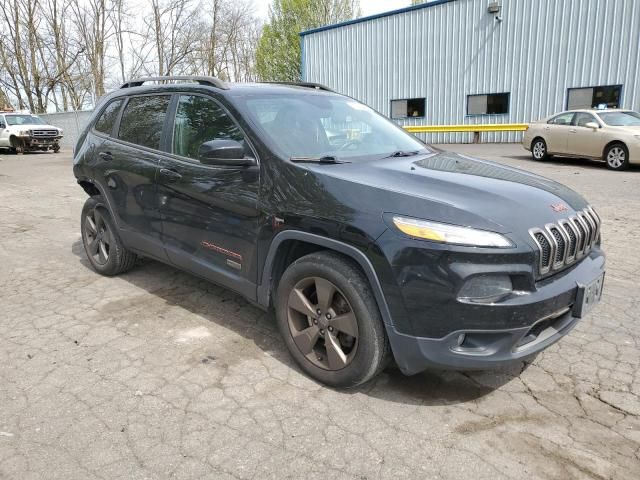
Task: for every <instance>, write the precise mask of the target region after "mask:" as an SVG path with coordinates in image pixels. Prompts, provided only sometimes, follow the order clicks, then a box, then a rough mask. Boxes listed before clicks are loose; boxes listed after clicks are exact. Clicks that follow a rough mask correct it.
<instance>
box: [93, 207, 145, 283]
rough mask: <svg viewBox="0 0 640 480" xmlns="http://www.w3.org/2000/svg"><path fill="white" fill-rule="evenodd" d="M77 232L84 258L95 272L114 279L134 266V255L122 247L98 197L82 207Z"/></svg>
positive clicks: (107, 212) (107, 213)
mask: <svg viewBox="0 0 640 480" xmlns="http://www.w3.org/2000/svg"><path fill="white" fill-rule="evenodd" d="M80 231H81V233H82V243H83V244H84V250H85V252H86V253H87V258H88V259H89V262H91V266H92V267H93V269H94V270H95V271H96V272H98V273H100V274H102V275H107V276H112V275H117V274H119V273H123V272H126V271H127V270H130V269H131V268H132V267H133V265H134V264H135V262H136V255H135V254H134V253H132V252H130V251H128V250H127V249H126V248H125V247H124V245H123V244H122V240H120V237H119V236H118V232H117V231H116V228H115V225H114V223H113V220H112V219H111V216H110V215H109V211H108V210H107V209H106V208H105V207H104V201H103V200H102V197H101V196H94V197H90V198H88V199H87V201H86V202H85V203H84V207H83V208H82V215H81V224H80Z"/></svg>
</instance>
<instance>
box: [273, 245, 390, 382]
mask: <svg viewBox="0 0 640 480" xmlns="http://www.w3.org/2000/svg"><path fill="white" fill-rule="evenodd" d="M276 317H277V321H278V326H279V329H280V332H281V334H282V336H283V338H284V341H285V344H286V345H287V348H288V349H289V352H290V353H291V355H292V356H293V358H294V359H295V360H296V362H297V363H298V365H300V367H301V368H302V369H303V370H304V371H305V372H306V373H307V374H308V375H310V376H311V377H312V378H314V379H315V380H318V381H320V382H322V383H325V384H327V385H329V386H332V387H343V388H349V387H355V386H357V385H360V384H362V383H364V382H366V381H368V380H370V379H371V378H373V377H374V376H375V375H377V374H378V373H379V372H380V371H381V370H382V369H383V368H384V367H385V366H386V365H387V363H388V361H389V360H390V357H391V354H390V348H389V342H388V339H387V337H386V334H385V331H384V326H383V323H382V318H381V315H380V311H379V310H378V305H377V303H376V301H375V298H374V296H373V293H372V292H371V288H370V286H369V282H368V281H367V279H366V278H365V277H364V275H363V274H362V272H361V271H360V270H359V269H358V268H357V266H356V265H354V264H352V263H351V261H349V260H348V259H346V258H345V257H343V256H341V255H339V254H336V253H333V252H318V253H313V254H310V255H307V256H305V257H302V258H300V259H298V260H297V261H295V262H294V263H293V264H291V265H290V266H289V267H288V268H287V270H286V271H285V272H284V274H283V275H282V278H281V280H280V283H279V285H278V288H277V294H276Z"/></svg>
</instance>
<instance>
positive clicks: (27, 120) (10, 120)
mask: <svg viewBox="0 0 640 480" xmlns="http://www.w3.org/2000/svg"><path fill="white" fill-rule="evenodd" d="M6 119H7V124H9V125H44V122H43V121H42V119H41V118H40V117H36V116H35V115H6Z"/></svg>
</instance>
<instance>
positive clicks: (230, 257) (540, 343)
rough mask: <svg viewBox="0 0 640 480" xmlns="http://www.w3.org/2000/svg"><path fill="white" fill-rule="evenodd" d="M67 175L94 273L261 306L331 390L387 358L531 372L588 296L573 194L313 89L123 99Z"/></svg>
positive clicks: (589, 215) (90, 133)
mask: <svg viewBox="0 0 640 480" xmlns="http://www.w3.org/2000/svg"><path fill="white" fill-rule="evenodd" d="M149 82H151V84H148V85H144V84H145V83H149ZM74 173H75V176H76V177H77V179H78V183H79V184H80V185H81V186H82V187H83V188H84V190H85V191H86V192H87V194H88V195H89V197H90V198H89V199H87V201H86V203H85V206H84V208H83V210H82V223H81V230H82V239H83V242H84V247H85V249H86V253H87V256H88V258H89V260H90V262H91V264H92V265H93V267H94V268H95V270H96V271H98V272H99V273H101V274H104V275H115V274H118V273H122V272H124V271H126V270H128V269H130V268H131V267H132V266H133V265H134V263H135V259H136V256H137V255H142V256H145V257H150V258H154V259H157V260H160V261H162V262H166V263H169V264H171V265H174V266H176V267H178V268H181V269H184V270H186V271H189V272H191V273H193V274H195V275H198V276H200V277H203V278H205V279H208V280H211V281H213V282H215V283H218V284H220V285H223V286H225V287H227V288H229V289H231V290H234V291H236V292H238V293H240V294H242V295H244V296H245V297H246V298H247V299H249V300H250V301H252V302H254V303H255V304H257V305H259V306H261V307H262V308H265V309H268V308H270V307H273V308H274V309H275V313H276V318H277V322H278V325H279V328H280V330H281V332H282V336H283V338H284V341H285V343H286V345H287V347H288V349H289V351H290V352H291V354H292V355H293V357H294V359H295V360H296V361H297V363H298V364H299V365H300V367H301V368H302V369H303V370H304V371H305V372H307V373H308V374H309V375H311V376H312V377H313V378H315V379H317V380H319V381H321V382H324V383H326V384H329V385H332V386H340V387H349V386H355V385H358V384H360V383H362V382H365V381H367V380H369V379H370V378H372V377H373V376H374V375H376V374H377V373H378V372H379V371H380V370H381V369H382V368H383V367H384V366H385V365H386V363H387V362H388V361H389V360H390V359H391V358H392V357H393V358H394V359H395V361H396V363H397V364H398V366H399V368H400V369H401V370H402V371H403V372H404V373H406V374H414V373H417V372H419V371H421V370H423V369H425V368H428V367H436V368H443V367H448V368H457V369H472V368H491V367H493V366H496V365H501V364H505V363H508V362H513V361H517V360H520V359H523V358H526V357H529V356H531V355H532V354H535V353H537V352H539V351H540V350H542V349H544V348H546V347H547V346H549V345H551V344H552V343H554V342H556V341H557V340H559V339H560V338H561V337H562V336H564V335H566V334H567V333H568V332H569V331H570V330H571V328H572V327H573V326H575V324H576V322H577V321H578V319H579V318H581V317H583V316H584V315H585V314H586V313H587V312H588V311H589V310H590V308H591V307H592V306H593V305H594V304H595V303H597V302H598V301H599V300H600V296H601V292H602V283H603V280H604V265H605V258H604V254H603V252H602V250H601V248H600V218H599V217H598V215H597V214H596V213H595V211H594V210H593V208H591V206H589V205H588V204H587V202H586V201H585V200H584V199H583V198H582V197H581V196H580V195H578V194H576V193H575V192H573V191H572V190H570V189H568V188H566V187H564V186H562V185H560V184H558V183H556V182H553V181H550V180H547V179H545V178H541V177H539V176H536V175H533V174H530V173H527V172H524V171H521V170H518V169H515V168H509V167H506V166H502V165H499V164H496V163H492V162H489V161H483V160H477V159H473V158H469V157H466V156H463V155H456V154H452V153H445V152H440V151H437V150H435V149H433V148H431V147H428V146H426V145H424V144H423V143H421V142H420V141H418V140H417V139H416V138H414V137H413V136H411V135H409V134H408V133H406V132H405V131H404V130H402V129H401V128H399V127H398V126H396V125H395V124H393V123H391V122H390V121H388V120H387V119H386V118H385V117H383V116H381V115H379V114H378V113H376V112H375V111H373V110H371V109H370V108H368V107H367V106H365V105H363V104H361V103H359V102H357V101H355V100H353V99H352V98H349V97H345V96H342V95H338V94H336V93H334V92H331V91H330V90H328V89H327V88H326V87H322V86H320V85H314V84H297V85H289V84H236V85H228V84H225V83H223V82H221V81H219V80H217V79H215V78H210V77H171V78H167V77H161V78H150V79H141V80H134V81H130V82H128V83H126V84H125V85H123V86H122V87H121V88H120V89H119V90H117V91H115V92H113V93H111V94H109V95H108V96H106V97H105V98H104V99H103V100H102V101H101V104H100V105H99V107H98V108H97V109H96V111H95V114H94V115H93V118H92V119H91V121H90V122H89V125H88V127H87V128H86V130H85V131H84V132H83V133H82V135H81V137H80V139H79V141H78V144H77V146H76V148H75V157H74Z"/></svg>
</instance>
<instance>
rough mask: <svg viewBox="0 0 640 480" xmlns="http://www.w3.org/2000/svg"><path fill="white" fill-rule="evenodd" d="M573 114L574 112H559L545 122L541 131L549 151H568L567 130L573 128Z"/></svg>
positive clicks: (561, 152) (560, 152)
mask: <svg viewBox="0 0 640 480" xmlns="http://www.w3.org/2000/svg"><path fill="white" fill-rule="evenodd" d="M573 115H574V112H565V113H561V114H560V115H556V116H555V117H553V118H552V119H551V120H549V121H548V122H547V125H546V126H545V127H544V129H543V132H544V139H545V141H546V142H547V151H548V152H549V153H559V154H563V153H568V152H569V131H570V130H572V129H573V126H572V125H571V121H572V120H573Z"/></svg>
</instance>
